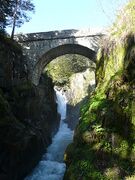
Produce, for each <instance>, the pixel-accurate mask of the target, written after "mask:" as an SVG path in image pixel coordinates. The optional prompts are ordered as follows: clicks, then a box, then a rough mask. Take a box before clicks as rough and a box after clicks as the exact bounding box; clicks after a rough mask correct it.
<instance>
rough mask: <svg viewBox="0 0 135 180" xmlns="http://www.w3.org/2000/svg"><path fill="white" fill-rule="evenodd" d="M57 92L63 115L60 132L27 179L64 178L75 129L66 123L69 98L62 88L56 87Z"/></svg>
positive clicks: (57, 99)
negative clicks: (65, 159) (67, 155)
mask: <svg viewBox="0 0 135 180" xmlns="http://www.w3.org/2000/svg"><path fill="white" fill-rule="evenodd" d="M54 90H55V93H56V102H57V110H58V112H59V114H60V115H61V121H60V126H59V129H58V132H57V133H56V135H55V136H54V137H53V139H52V144H51V145H50V146H49V147H48V148H47V153H46V154H44V155H43V157H42V160H41V161H40V162H39V164H38V165H37V167H36V168H35V169H34V170H33V172H32V173H31V174H30V175H29V176H27V177H26V178H25V180H62V179H63V176H64V173H65V170H66V164H65V163H64V162H63V157H64V152H65V149H66V147H67V145H68V144H69V143H71V142H72V139H73V131H71V130H70V129H69V128H68V124H67V123H65V121H64V120H65V119H66V108H67V107H66V105H67V99H66V96H65V94H64V92H63V91H62V90H60V91H59V90H57V88H54Z"/></svg>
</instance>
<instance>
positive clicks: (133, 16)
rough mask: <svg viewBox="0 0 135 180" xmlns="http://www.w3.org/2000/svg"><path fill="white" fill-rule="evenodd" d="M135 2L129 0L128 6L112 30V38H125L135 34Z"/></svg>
mask: <svg viewBox="0 0 135 180" xmlns="http://www.w3.org/2000/svg"><path fill="white" fill-rule="evenodd" d="M134 11H135V0H129V2H128V3H127V5H126V6H125V7H124V8H123V9H122V10H121V11H120V12H119V14H118V16H117V19H116V21H115V23H114V25H113V26H112V28H111V37H112V38H115V37H116V38H117V37H121V38H122V37H124V36H125V35H128V34H129V33H132V32H135V12H134Z"/></svg>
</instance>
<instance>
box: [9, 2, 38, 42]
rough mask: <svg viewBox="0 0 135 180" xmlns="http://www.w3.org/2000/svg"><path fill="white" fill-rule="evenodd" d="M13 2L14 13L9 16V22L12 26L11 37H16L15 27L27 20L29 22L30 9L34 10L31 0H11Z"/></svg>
mask: <svg viewBox="0 0 135 180" xmlns="http://www.w3.org/2000/svg"><path fill="white" fill-rule="evenodd" d="M10 1H11V2H12V5H13V7H12V14H11V15H10V16H9V17H8V24H9V25H10V26H12V32H11V38H12V39H13V38H14V32H15V27H16V26H17V27H20V26H21V25H22V24H23V23H24V22H25V21H26V22H29V20H30V17H29V16H28V15H27V12H28V11H31V12H34V9H35V7H34V5H33V3H32V2H31V0H10Z"/></svg>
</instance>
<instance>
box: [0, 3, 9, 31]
mask: <svg viewBox="0 0 135 180" xmlns="http://www.w3.org/2000/svg"><path fill="white" fill-rule="evenodd" d="M11 12H12V4H11V1H9V0H0V31H4V30H5V28H6V26H7V17H8V16H10V15H11Z"/></svg>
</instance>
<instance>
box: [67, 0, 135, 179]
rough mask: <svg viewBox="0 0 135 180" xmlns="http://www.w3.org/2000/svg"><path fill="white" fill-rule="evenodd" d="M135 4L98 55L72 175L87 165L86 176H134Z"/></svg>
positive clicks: (77, 137)
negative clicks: (93, 84) (94, 79)
mask: <svg viewBox="0 0 135 180" xmlns="http://www.w3.org/2000/svg"><path fill="white" fill-rule="evenodd" d="M134 6H135V1H133V0H132V1H129V3H128V5H127V6H126V7H125V9H124V10H125V12H124V14H123V15H122V14H121V15H120V16H119V17H118V20H117V21H116V24H115V27H114V26H113V28H112V33H111V37H109V39H108V40H107V41H105V43H106V44H105V45H103V48H102V49H101V50H100V52H99V54H98V56H97V58H98V59H97V67H96V82H97V87H96V89H95V92H94V93H93V95H92V96H91V97H90V99H89V101H88V103H87V104H85V105H84V107H83V108H82V110H81V118H80V121H79V125H78V126H77V128H76V131H75V137H74V142H73V144H72V151H73V152H74V153H73V152H70V153H69V154H70V156H69V159H68V149H67V152H66V153H67V160H68V162H70V163H69V168H68V170H67V174H66V176H68V177H69V180H71V179H72V178H71V179H70V177H73V179H77V178H79V175H80V174H79V171H80V172H83V171H84V174H83V176H82V179H87V180H89V179H94V178H95V179H98V177H100V179H102V178H104V179H109V180H110V179H125V178H126V177H128V176H129V177H134V172H135V148H134V147H135V123H134V116H135V114H134V110H133V109H134V102H135V96H134V85H135V73H134V72H135V71H134V70H133V69H135V61H134V59H135V51H134V34H128V33H129V32H133V31H134V30H135V29H134V28H135V26H134V23H133V24H131V20H132V19H134V17H135V13H134V11H133V9H134ZM125 16H126V19H125ZM122 19H123V20H122ZM127 21H129V22H128V23H127ZM127 24H128V25H127ZM130 27H131V28H130ZM114 28H116V29H114ZM127 28H128V29H127ZM115 30H116V31H115ZM115 32H116V33H115ZM75 153H76V154H78V156H77V155H75ZM79 155H80V156H79ZM80 162H81V163H80ZM75 167H78V169H79V171H77V170H76V169H75ZM91 167H93V169H92V170H91ZM75 173H77V174H79V175H75ZM89 173H90V174H91V175H90V176H89ZM95 174H96V175H95ZM93 177H94V178H93Z"/></svg>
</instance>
